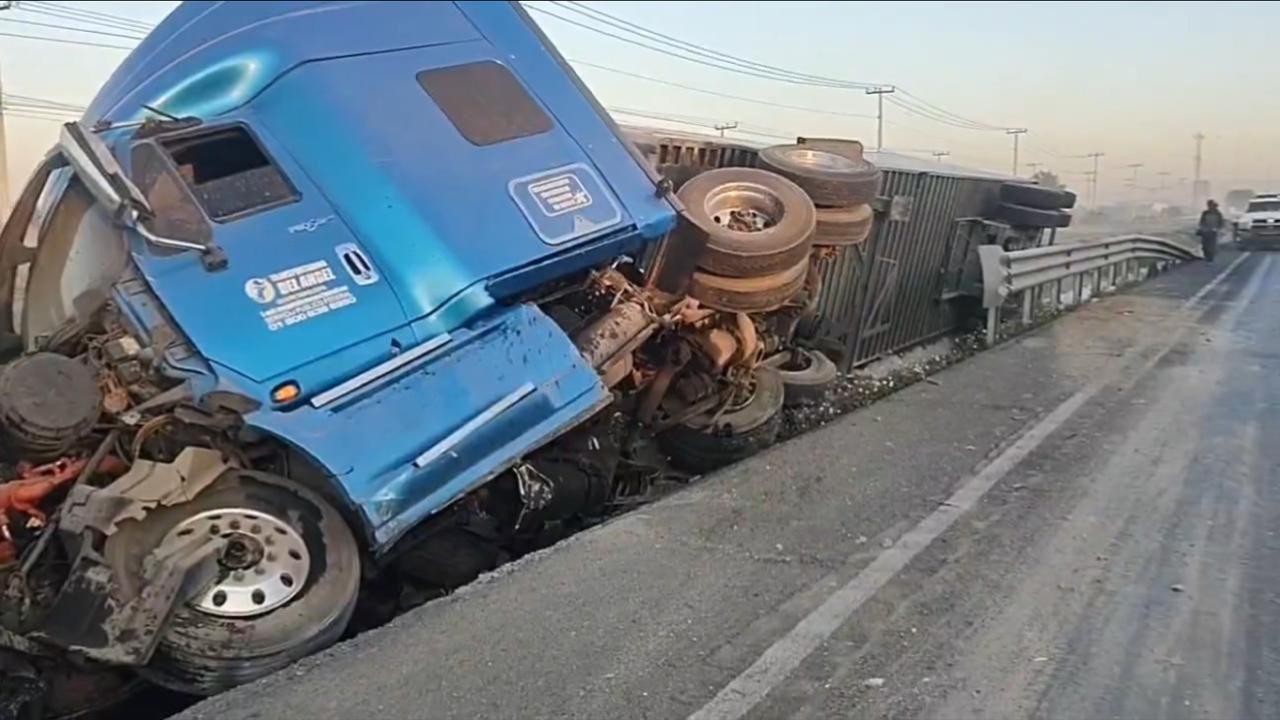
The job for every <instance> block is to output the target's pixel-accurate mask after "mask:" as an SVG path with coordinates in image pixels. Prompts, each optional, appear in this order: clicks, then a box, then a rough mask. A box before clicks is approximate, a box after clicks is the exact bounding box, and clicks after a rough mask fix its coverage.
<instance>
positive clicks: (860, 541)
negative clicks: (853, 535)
mask: <svg viewBox="0 0 1280 720" xmlns="http://www.w3.org/2000/svg"><path fill="white" fill-rule="evenodd" d="M853 544H854V545H866V544H867V536H866V535H859V536H858V537H857V539H855V540H854V541H853Z"/></svg>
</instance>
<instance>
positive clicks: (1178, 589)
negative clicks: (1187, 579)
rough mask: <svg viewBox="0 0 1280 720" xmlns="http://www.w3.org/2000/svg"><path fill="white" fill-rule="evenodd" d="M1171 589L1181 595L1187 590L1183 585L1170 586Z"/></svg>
mask: <svg viewBox="0 0 1280 720" xmlns="http://www.w3.org/2000/svg"><path fill="white" fill-rule="evenodd" d="M1169 589H1170V590H1172V591H1174V592H1176V593H1180V592H1183V591H1185V590H1186V588H1184V587H1183V586H1182V583H1174V584H1173V585H1170V586H1169Z"/></svg>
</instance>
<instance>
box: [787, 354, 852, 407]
mask: <svg viewBox="0 0 1280 720" xmlns="http://www.w3.org/2000/svg"><path fill="white" fill-rule="evenodd" d="M771 360H772V358H771ZM769 364H770V365H771V366H773V367H776V368H777V369H778V374H779V375H780V376H781V377H782V385H783V387H785V388H786V405H787V406H788V407H790V406H794V405H803V404H805V403H812V402H818V401H820V400H822V398H823V396H824V395H825V394H826V392H827V390H828V389H830V388H831V386H832V385H835V383H836V378H837V377H839V375H840V372H839V371H838V370H837V369H836V364H835V363H833V362H831V360H830V359H829V358H827V356H826V355H823V354H822V353H820V352H818V351H817V350H805V349H803V348H797V349H795V350H793V351H791V352H784V353H782V354H781V355H780V356H778V358H777V359H776V360H774V361H773V362H770V363H769Z"/></svg>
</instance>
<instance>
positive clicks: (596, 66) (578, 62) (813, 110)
mask: <svg viewBox="0 0 1280 720" xmlns="http://www.w3.org/2000/svg"><path fill="white" fill-rule="evenodd" d="M568 60H569V62H570V63H573V64H574V65H581V66H583V67H589V68H594V69H596V70H603V71H605V72H611V73H615V74H617V75H622V76H625V77H630V78H635V79H637V80H646V81H648V82H652V83H657V84H659V85H666V86H667V87H674V88H680V89H681V90H689V91H691V92H696V93H703V94H705V95H714V96H715V97H722V98H727V99H729V100H738V101H741V102H748V103H753V104H756V105H763V106H765V107H775V108H782V109H785V110H797V111H799V112H808V113H819V114H822V115H834V116H836V117H849V118H861V119H864V120H874V119H875V117H876V116H875V115H867V114H865V113H849V112H840V111H839V110H823V109H822V108H815V107H805V106H803V105H787V104H785V103H776V102H770V101H768V100H760V99H758V98H753V97H746V96H743V95H731V94H729V93H723V92H720V91H718V90H708V89H706V88H700V87H697V86H695V85H684V84H681V83H678V82H672V81H670V80H662V79H660V78H655V77H650V76H648V75H641V74H639V73H634V72H631V71H629V70H620V69H618V68H615V67H609V66H608V65H600V64H599V63H593V62H587V61H586V60H574V59H572V58H569V59H568Z"/></svg>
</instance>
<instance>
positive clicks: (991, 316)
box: [987, 305, 1000, 347]
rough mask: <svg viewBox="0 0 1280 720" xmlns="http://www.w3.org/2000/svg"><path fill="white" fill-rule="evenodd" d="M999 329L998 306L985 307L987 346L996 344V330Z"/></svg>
mask: <svg viewBox="0 0 1280 720" xmlns="http://www.w3.org/2000/svg"><path fill="white" fill-rule="evenodd" d="M999 329H1000V306H999V305H996V306H994V307H989V308H987V347H991V346H993V345H995V344H996V331H997V330H999Z"/></svg>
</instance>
